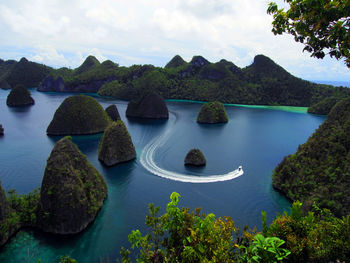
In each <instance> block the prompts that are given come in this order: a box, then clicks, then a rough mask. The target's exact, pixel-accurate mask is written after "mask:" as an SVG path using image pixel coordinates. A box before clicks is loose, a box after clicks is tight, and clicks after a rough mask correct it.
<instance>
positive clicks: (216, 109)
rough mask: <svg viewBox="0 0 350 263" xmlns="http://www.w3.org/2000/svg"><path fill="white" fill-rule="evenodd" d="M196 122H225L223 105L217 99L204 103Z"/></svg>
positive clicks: (225, 116) (225, 115)
mask: <svg viewBox="0 0 350 263" xmlns="http://www.w3.org/2000/svg"><path fill="white" fill-rule="evenodd" d="M197 122H198V123H225V122H228V116H227V113H226V110H225V107H224V105H223V104H222V103H220V102H218V101H214V102H209V103H206V104H204V105H203V106H202V107H201V109H200V111H199V113H198V116H197Z"/></svg>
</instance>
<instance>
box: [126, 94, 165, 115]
mask: <svg viewBox="0 0 350 263" xmlns="http://www.w3.org/2000/svg"><path fill="white" fill-rule="evenodd" d="M126 116H127V117H137V118H147V119H168V118H169V112H168V107H167V106H166V104H165V101H164V99H163V98H162V97H161V96H159V95H158V94H156V93H148V94H146V95H144V96H143V97H142V98H141V99H138V100H132V101H130V102H129V104H128V108H127V109H126Z"/></svg>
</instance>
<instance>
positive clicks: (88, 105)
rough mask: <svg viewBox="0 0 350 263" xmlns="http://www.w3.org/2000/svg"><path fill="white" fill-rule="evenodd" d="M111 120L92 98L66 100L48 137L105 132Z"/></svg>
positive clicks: (84, 96) (54, 117) (52, 122)
mask: <svg viewBox="0 0 350 263" xmlns="http://www.w3.org/2000/svg"><path fill="white" fill-rule="evenodd" d="M110 122H111V119H110V118H109V116H108V115H107V113H106V111H105V110H104V109H103V107H102V106H101V105H100V104H99V103H98V101H97V100H95V99H94V98H92V97H89V96H86V95H76V96H71V97H68V98H66V99H65V100H64V101H63V102H62V104H61V105H60V106H59V107H58V109H57V110H56V112H55V114H54V116H53V119H52V121H51V123H50V124H49V126H48V128H47V131H46V132H47V134H48V135H84V134H95V133H100V132H103V131H104V130H105V129H106V128H107V126H108V124H109V123H110Z"/></svg>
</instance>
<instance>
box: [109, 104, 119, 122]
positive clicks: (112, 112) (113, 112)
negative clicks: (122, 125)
mask: <svg viewBox="0 0 350 263" xmlns="http://www.w3.org/2000/svg"><path fill="white" fill-rule="evenodd" d="M106 113H107V114H108V116H109V117H110V118H111V120H112V121H117V120H120V114H119V111H118V109H117V106H116V105H115V104H113V105H110V106H108V107H107V108H106Z"/></svg>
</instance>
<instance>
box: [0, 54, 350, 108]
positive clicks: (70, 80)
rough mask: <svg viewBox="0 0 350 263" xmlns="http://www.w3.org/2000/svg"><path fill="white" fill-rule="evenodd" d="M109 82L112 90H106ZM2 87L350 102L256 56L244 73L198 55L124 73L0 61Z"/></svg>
mask: <svg viewBox="0 0 350 263" xmlns="http://www.w3.org/2000/svg"><path fill="white" fill-rule="evenodd" d="M59 77H61V78H59ZM58 80H59V81H58ZM111 82H113V83H114V84H115V85H108V86H106V85H107V84H109V83H111ZM0 83H1V87H2V88H4V89H7V88H9V87H11V88H12V87H13V85H16V84H22V85H23V86H24V87H26V88H32V87H38V86H39V84H40V83H41V85H40V89H39V90H40V91H43V92H47V91H54V92H77V93H79V92H89V93H97V92H98V94H99V95H101V96H112V97H114V98H118V99H126V100H130V99H137V98H139V97H140V96H142V95H144V94H145V93H146V92H156V93H158V94H159V95H160V96H162V97H163V98H165V99H186V100H200V101H220V102H222V103H237V104H254V105H285V106H302V107H309V106H311V105H314V104H317V103H318V102H320V101H322V100H323V99H325V98H326V97H329V96H333V95H337V96H339V97H341V98H346V97H349V96H350V89H347V88H342V87H332V86H329V85H319V84H315V83H312V82H310V81H306V80H303V79H300V78H297V77H295V76H293V75H292V74H290V73H289V72H288V71H286V70H285V69H284V68H283V67H281V66H279V65H278V64H277V63H275V62H274V61H273V60H272V59H270V58H268V57H267V56H264V55H257V56H255V58H254V61H253V63H252V64H251V65H249V66H247V67H245V68H240V67H238V66H236V65H235V64H234V63H232V62H230V61H227V60H225V59H221V60H220V61H218V62H215V63H212V62H210V61H208V60H207V59H206V58H204V57H203V56H200V55H196V56H193V58H192V59H191V61H190V62H186V61H185V60H184V59H183V58H182V57H181V56H179V55H176V56H174V57H173V58H172V59H171V60H170V61H169V63H167V64H166V66H165V67H164V68H161V67H155V66H153V65H132V66H130V67H124V66H119V65H118V64H117V63H114V62H112V61H110V60H107V61H104V62H103V63H100V62H99V61H98V60H97V59H96V57H94V56H88V57H87V58H86V59H85V61H84V62H83V63H82V64H81V65H80V66H79V67H77V68H76V69H73V70H72V69H69V68H59V69H53V68H50V67H47V66H45V65H41V64H38V63H35V62H30V61H28V60H27V59H25V58H23V59H21V60H20V61H19V62H16V61H13V60H8V61H4V60H0ZM55 83H56V84H55ZM7 84H9V85H7ZM58 84H59V85H58Z"/></svg>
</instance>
